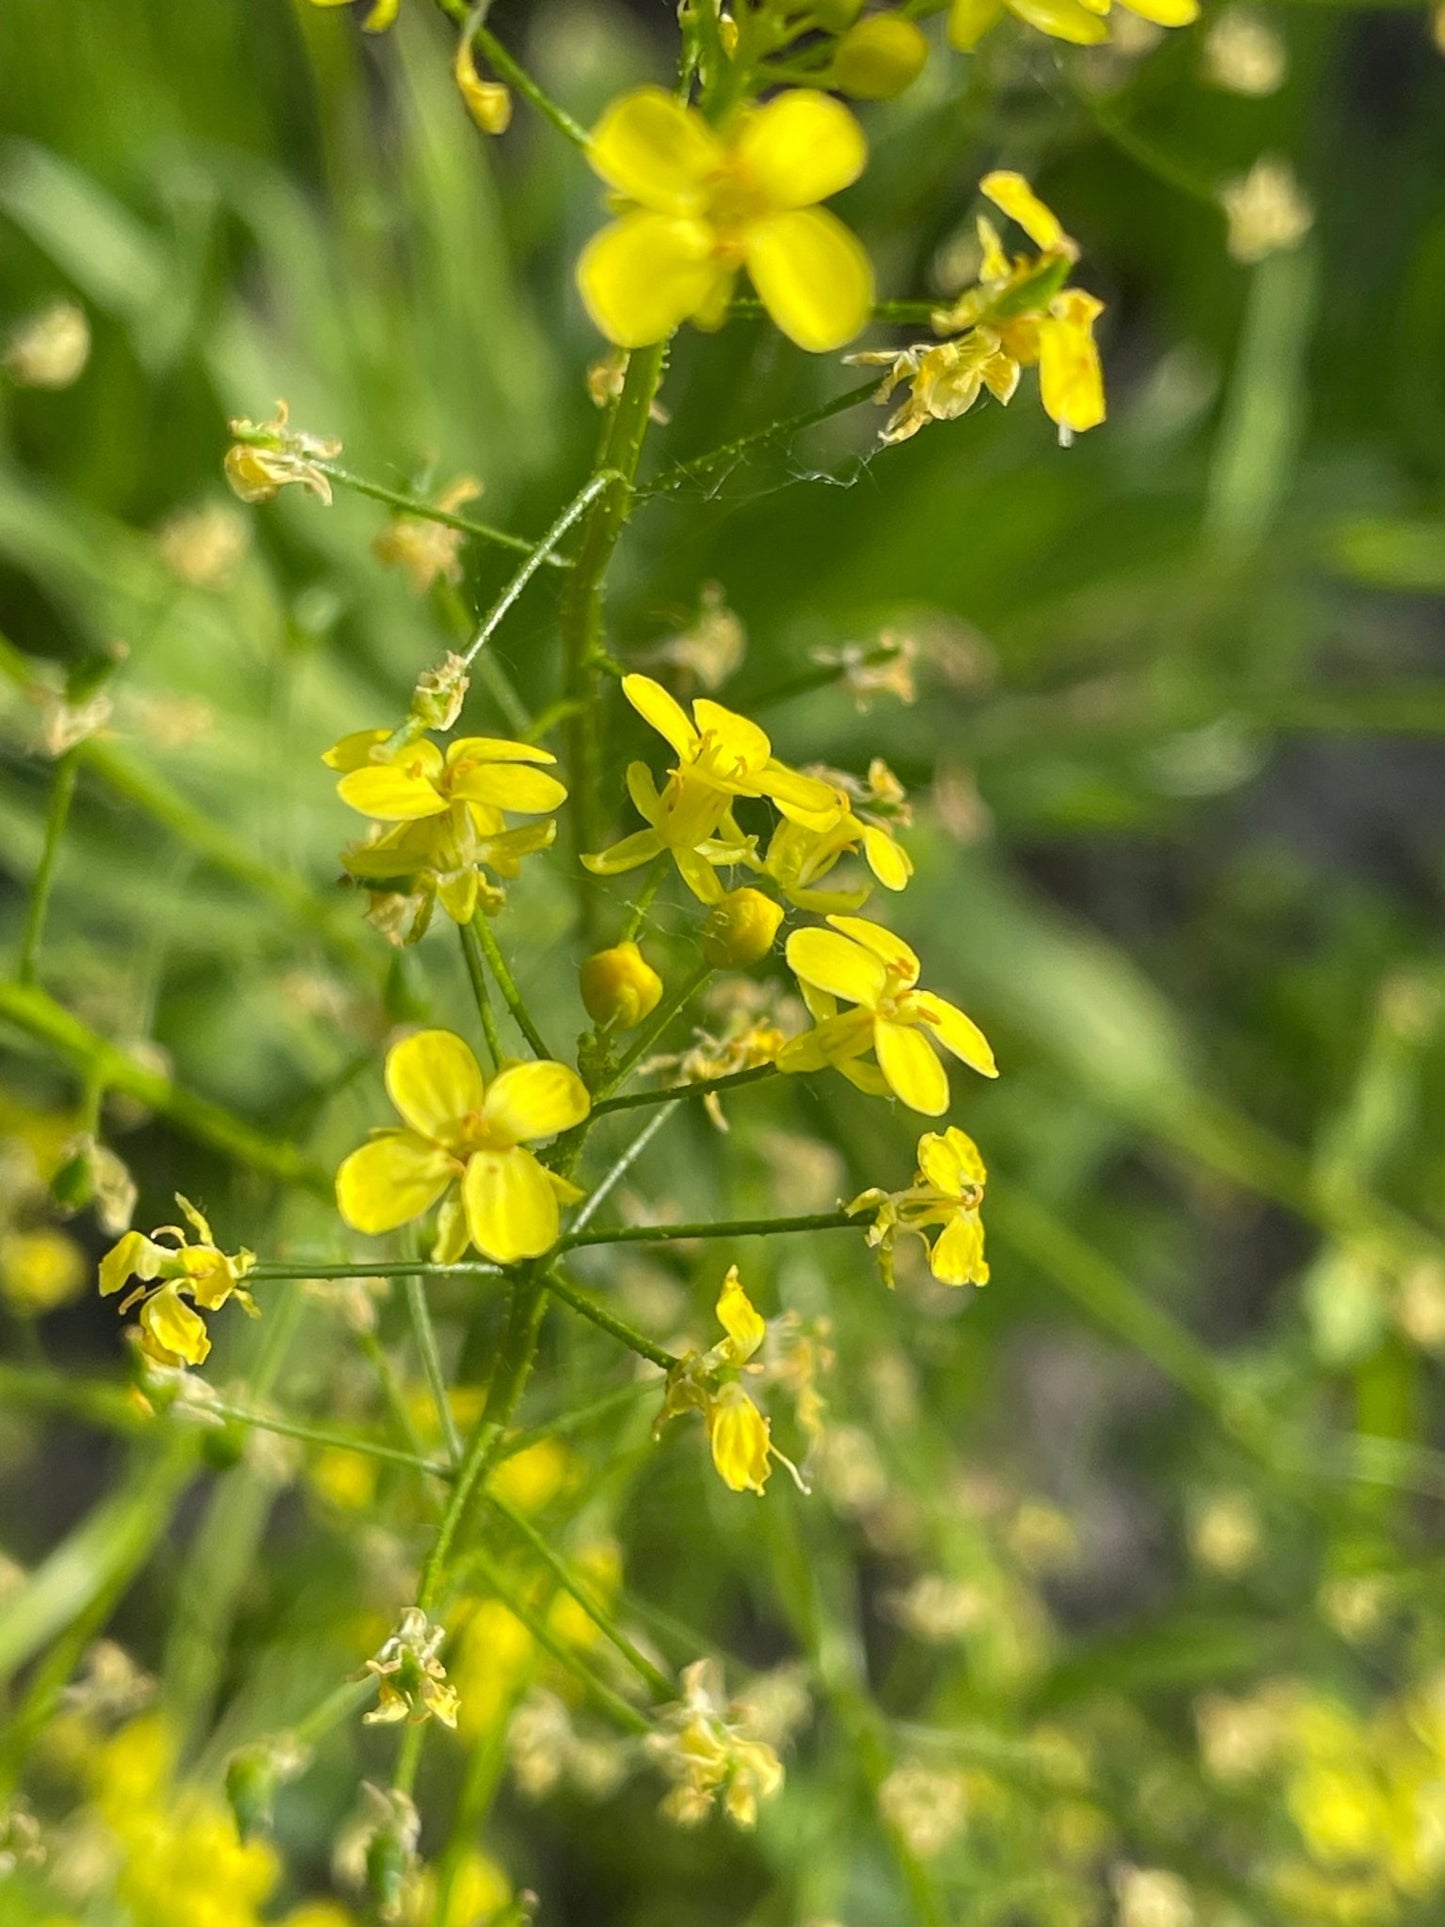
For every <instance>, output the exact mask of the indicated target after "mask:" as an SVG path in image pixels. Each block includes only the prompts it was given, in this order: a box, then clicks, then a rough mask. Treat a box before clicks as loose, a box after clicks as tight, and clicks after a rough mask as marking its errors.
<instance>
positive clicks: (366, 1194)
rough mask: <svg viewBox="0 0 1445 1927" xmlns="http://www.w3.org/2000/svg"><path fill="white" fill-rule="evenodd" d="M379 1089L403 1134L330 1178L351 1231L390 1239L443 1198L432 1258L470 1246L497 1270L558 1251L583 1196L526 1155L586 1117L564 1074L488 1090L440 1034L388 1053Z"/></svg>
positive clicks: (585, 1106) (507, 1076)
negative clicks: (568, 1211)
mask: <svg viewBox="0 0 1445 1927" xmlns="http://www.w3.org/2000/svg"><path fill="white" fill-rule="evenodd" d="M386 1089H387V1094H388V1096H389V1097H390V1098H391V1101H392V1103H393V1104H394V1105H395V1106H396V1108H397V1110H398V1111H399V1112H400V1113H401V1117H402V1126H401V1128H400V1129H398V1128H395V1127H392V1128H390V1129H383V1130H380V1131H377V1132H375V1133H373V1135H372V1138H371V1140H370V1142H369V1143H367V1144H363V1145H362V1146H361V1148H360V1150H357V1151H353V1152H352V1154H351V1156H350V1157H349V1158H347V1159H346V1160H345V1162H344V1163H343V1164H342V1166H341V1169H340V1170H339V1171H338V1172H337V1174H336V1202H337V1205H338V1207H339V1209H340V1211H341V1215H342V1217H343V1218H344V1219H345V1220H346V1222H347V1223H348V1224H349V1225H350V1226H351V1227H352V1229H353V1230H354V1231H363V1232H366V1233H367V1234H368V1235H371V1236H375V1235H378V1234H380V1233H381V1232H384V1231H394V1230H395V1229H396V1228H397V1226H398V1225H403V1224H407V1223H409V1222H410V1220H411V1219H413V1218H419V1217H421V1216H422V1214H423V1212H426V1211H429V1210H430V1209H431V1207H432V1206H433V1205H434V1204H435V1203H437V1201H438V1200H439V1199H440V1198H442V1197H443V1196H444V1195H446V1194H447V1193H450V1192H451V1189H452V1186H453V1185H454V1184H455V1185H457V1186H458V1190H457V1192H456V1193H455V1194H453V1195H451V1196H448V1197H447V1200H446V1203H445V1204H444V1205H443V1207H442V1212H441V1216H440V1218H439V1221H438V1224H437V1235H436V1243H435V1247H434V1249H433V1252H432V1256H433V1258H434V1259H435V1260H436V1261H437V1262H438V1263H439V1264H453V1263H455V1261H456V1260H457V1259H458V1258H460V1257H461V1255H462V1253H463V1252H464V1251H465V1250H466V1248H467V1241H468V1239H470V1240H471V1242H472V1243H473V1244H474V1245H475V1246H476V1248H477V1250H478V1251H480V1252H481V1253H482V1255H483V1256H484V1257H487V1258H492V1259H495V1261H496V1262H497V1263H498V1264H504V1265H507V1264H515V1263H516V1262H517V1261H518V1260H519V1259H521V1258H537V1257H540V1256H541V1254H542V1253H543V1252H544V1251H547V1250H549V1249H550V1248H551V1246H552V1245H554V1244H555V1243H556V1241H557V1233H558V1230H559V1228H560V1218H559V1211H558V1205H559V1201H560V1202H561V1203H564V1204H571V1203H573V1202H575V1201H576V1199H578V1198H580V1197H581V1195H582V1193H581V1192H580V1191H579V1190H578V1189H577V1187H576V1186H575V1185H574V1184H570V1183H568V1181H567V1180H566V1179H565V1178H562V1177H559V1176H558V1175H557V1173H556V1172H555V1171H548V1170H547V1169H546V1168H545V1167H544V1166H543V1165H541V1164H540V1163H539V1162H538V1161H537V1159H536V1158H535V1157H534V1156H533V1155H532V1153H531V1152H530V1151H529V1150H527V1149H526V1146H527V1145H528V1144H530V1143H535V1142H536V1141H537V1140H539V1139H541V1138H550V1137H555V1136H556V1135H557V1133H558V1132H559V1131H566V1130H569V1129H570V1128H571V1126H572V1125H574V1124H580V1123H581V1122H582V1120H583V1118H584V1117H586V1115H587V1113H588V1110H589V1109H590V1100H589V1098H588V1096H587V1091H586V1088H585V1086H584V1085H583V1083H582V1080H581V1079H580V1078H579V1077H578V1076H577V1075H576V1073H575V1072H574V1071H571V1070H569V1069H568V1068H567V1066H566V1065H565V1064H557V1063H553V1062H552V1061H550V1060H548V1059H542V1060H539V1061H537V1062H536V1063H530V1064H510V1065H508V1066H507V1068H506V1069H505V1070H502V1071H500V1072H498V1074H497V1075H496V1076H495V1077H494V1078H493V1079H492V1081H491V1083H490V1084H485V1083H484V1082H483V1078H482V1073H481V1069H480V1067H479V1065H478V1063H477V1060H476V1058H475V1057H474V1056H473V1055H472V1052H471V1050H470V1048H469V1047H468V1045H467V1044H465V1043H464V1042H463V1040H462V1039H461V1038H460V1037H457V1036H455V1035H454V1034H453V1033H452V1032H451V1031H449V1030H423V1031H416V1032H414V1033H413V1034H412V1035H411V1036H410V1037H404V1038H403V1039H402V1040H401V1042H400V1043H399V1044H395V1045H393V1047H392V1049H391V1050H390V1051H389V1052H388V1054H387V1059H386Z"/></svg>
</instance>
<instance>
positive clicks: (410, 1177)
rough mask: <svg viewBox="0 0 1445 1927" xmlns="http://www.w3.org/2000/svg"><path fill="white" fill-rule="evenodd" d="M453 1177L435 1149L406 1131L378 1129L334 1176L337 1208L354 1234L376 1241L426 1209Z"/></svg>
mask: <svg viewBox="0 0 1445 1927" xmlns="http://www.w3.org/2000/svg"><path fill="white" fill-rule="evenodd" d="M455 1174H456V1165H455V1163H454V1162H453V1160H452V1159H451V1158H449V1157H448V1156H447V1154H446V1152H445V1151H443V1150H442V1149H441V1148H440V1147H439V1146H438V1145H435V1144H429V1143H428V1142H427V1141H426V1139H425V1138H420V1137H417V1136H416V1135H415V1134H414V1133H413V1132H411V1131H383V1132H382V1134H381V1135H380V1136H379V1137H374V1138H372V1140H371V1141H370V1143H368V1144H363V1145H362V1146H361V1148H360V1150H358V1151H353V1152H352V1153H351V1156H350V1157H349V1158H347V1159H346V1160H345V1161H344V1162H343V1164H342V1166H341V1169H340V1170H339V1171H338V1172H337V1173H336V1208H337V1210H338V1211H339V1212H340V1213H341V1215H342V1217H343V1218H344V1219H345V1220H346V1222H347V1224H349V1225H350V1226H351V1228H352V1230H353V1231H362V1232H365V1233H366V1234H367V1236H368V1237H376V1236H377V1235H379V1234H380V1233H381V1232H383V1231H395V1229H396V1227H397V1226H398V1225H399V1224H409V1223H410V1222H411V1220H412V1219H413V1218H419V1217H420V1216H421V1215H422V1213H423V1212H424V1211H428V1210H430V1208H431V1207H432V1205H434V1204H435V1203H436V1201H437V1199H438V1198H439V1197H440V1196H441V1194H442V1192H443V1191H445V1190H446V1188H447V1185H448V1184H449V1183H450V1181H451V1179H452V1178H453V1177H454V1176H455Z"/></svg>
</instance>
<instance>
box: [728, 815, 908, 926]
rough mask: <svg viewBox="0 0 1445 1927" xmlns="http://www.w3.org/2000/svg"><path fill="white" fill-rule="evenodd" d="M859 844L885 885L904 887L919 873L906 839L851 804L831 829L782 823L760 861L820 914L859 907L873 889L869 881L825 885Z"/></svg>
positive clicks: (792, 896) (803, 906) (788, 892)
mask: <svg viewBox="0 0 1445 1927" xmlns="http://www.w3.org/2000/svg"><path fill="white" fill-rule="evenodd" d="M856 850H861V851H862V853H863V856H864V857H865V859H866V860H867V864H868V868H869V869H870V870H871V871H872V872H873V874H874V876H875V877H876V878H877V879H878V881H879V882H880V883H881V884H882V885H883V886H884V888H885V889H889V890H902V889H904V888H905V887H906V885H907V883H908V879H909V878H910V877H911V876H912V875H913V862H912V859H911V858H910V857H909V855H908V852H907V851H906V850H905V849H904V848H903V846H902V844H901V843H899V842H897V841H896V840H895V839H894V838H893V836H892V835H891V834H890V833H889V831H888V830H887V829H886V828H885V827H884V826H883V825H882V824H881V823H868V822H865V821H864V820H863V819H862V818H861V817H858V816H855V815H854V814H853V812H852V811H851V810H849V811H848V813H847V814H846V815H845V816H840V817H839V819H838V821H837V822H836V823H835V824H833V826H832V828H831V829H827V830H810V829H807V828H805V827H804V825H803V824H801V823H790V822H787V821H784V822H782V823H780V824H779V825H778V827H777V828H776V829H775V830H774V831H773V834H772V836H771V838H770V839H769V842H768V849H767V855H766V856H765V857H764V858H763V860H762V863H761V864H760V865H758V866H757V867H759V868H760V869H761V870H762V871H763V872H764V873H765V874H766V875H767V876H769V877H771V878H772V880H773V882H774V883H776V884H777V886H778V888H779V889H780V890H781V891H782V893H783V895H784V896H785V897H786V898H787V899H788V901H789V903H795V904H796V905H797V906H798V908H799V909H800V910H813V911H816V912H818V913H819V914H820V915H826V914H827V913H828V912H829V911H846V910H856V909H858V907H859V906H860V905H861V904H863V903H866V902H867V900H868V898H869V896H870V894H871V890H870V887H869V885H868V884H867V883H860V884H856V885H854V886H853V887H852V888H851V889H839V888H833V889H824V888H820V885H822V884H823V882H824V879H825V878H826V877H827V876H828V875H829V874H830V873H831V872H832V871H833V870H834V869H835V868H836V866H837V864H838V861H839V859H840V858H842V857H844V856H848V855H851V854H852V853H853V852H854V851H856Z"/></svg>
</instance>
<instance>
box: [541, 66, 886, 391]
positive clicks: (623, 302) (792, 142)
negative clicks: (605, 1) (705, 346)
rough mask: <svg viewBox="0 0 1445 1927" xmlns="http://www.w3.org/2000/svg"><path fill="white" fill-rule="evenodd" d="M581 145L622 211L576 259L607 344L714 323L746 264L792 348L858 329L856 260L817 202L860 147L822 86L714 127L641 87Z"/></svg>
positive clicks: (858, 164) (861, 315)
mask: <svg viewBox="0 0 1445 1927" xmlns="http://www.w3.org/2000/svg"><path fill="white" fill-rule="evenodd" d="M587 153H588V159H589V160H590V161H591V163H592V166H593V168H594V169H595V170H596V172H597V173H598V174H600V175H601V176H602V178H603V180H604V181H606V182H607V184H608V186H609V187H611V188H614V189H615V190H616V191H617V194H618V195H619V197H621V202H622V209H623V211H622V213H621V218H620V219H619V220H616V221H614V222H613V223H612V225H611V226H610V227H606V228H604V229H603V230H602V232H601V233H600V234H598V235H596V236H594V238H593V239H592V240H591V241H590V242H589V243H588V245H587V247H586V248H585V249H584V250H583V253H582V258H581V260H580V261H579V262H578V264H577V283H578V287H579V288H580V289H581V293H582V299H583V301H584V302H585V303H586V304H587V311H588V313H589V314H590V315H591V316H592V319H593V320H594V321H595V322H596V324H597V326H598V327H599V328H600V329H601V330H602V332H603V334H605V335H606V336H607V338H608V339H609V340H610V341H615V342H616V343H617V344H618V345H619V346H620V347H623V348H641V347H645V346H646V345H648V344H649V343H651V342H655V341H665V340H666V339H667V337H668V336H669V335H670V334H671V333H672V332H673V330H674V329H676V328H677V327H679V326H680V325H681V324H682V323H683V322H684V321H695V322H696V323H697V324H698V326H699V327H704V328H715V327H718V326H719V325H720V324H721V322H722V321H723V318H724V316H725V315H726V312H727V305H728V302H729V300H730V299H731V297H732V291H733V283H734V281H735V280H736V278H737V275H738V272H739V270H740V269H742V268H744V267H745V268H746V269H747V271H748V274H749V276H750V277H751V280H752V284H753V286H754V287H755V288H756V289H757V292H758V295H759V298H760V299H761V301H762V304H763V306H764V307H765V308H766V309H767V311H768V313H769V315H770V316H771V317H772V319H773V320H774V322H776V324H777V325H778V327H779V328H781V329H782V331H783V333H784V334H785V335H787V336H788V338H789V340H791V341H795V342H796V343H797V344H798V346H799V347H800V348H806V349H808V350H809V351H810V352H812V353H814V354H825V353H827V352H828V351H829V350H830V349H833V348H840V347H842V345H843V343H844V342H845V341H851V340H852V339H853V337H854V335H856V334H858V333H859V332H860V331H861V329H862V328H863V327H864V325H865V323H866V322H867V320H868V317H869V315H870V313H871V312H872V307H873V270H872V268H871V266H870V265H869V261H868V256H867V255H866V254H865V252H864V251H863V248H862V245H861V244H860V242H859V241H858V240H857V238H856V237H855V236H854V235H853V234H852V233H850V231H849V230H848V229H847V228H846V227H844V225H843V223H842V222H841V221H839V220H838V219H837V217H836V216H835V215H832V214H830V213H828V212H827V211H826V210H825V209H823V208H821V207H819V206H818V205H817V203H818V202H820V201H825V200H827V199H828V198H829V196H830V195H833V194H836V193H838V192H839V191H840V189H842V188H845V187H847V186H848V185H849V184H850V183H851V182H853V181H855V180H857V178H858V176H859V175H860V174H861V173H862V172H863V166H864V163H865V161H866V159H867V154H868V150H867V146H866V144H865V142H864V139H863V133H862V130H861V128H860V127H859V126H858V123H857V121H855V120H854V118H853V116H852V115H851V114H850V113H849V112H848V110H847V108H846V107H844V106H842V105H841V104H840V103H839V102H838V101H836V100H833V99H831V98H830V97H829V96H828V95H827V94H823V93H816V92H813V91H812V90H810V89H803V88H799V89H796V90H794V91H792V92H789V93H782V94H779V95H777V96H776V97H775V98H774V99H773V100H770V101H769V102H768V104H767V105H766V106H765V107H744V108H741V109H740V110H738V111H737V112H736V113H735V114H734V115H733V116H732V117H731V118H730V119H729V120H728V121H727V123H726V124H725V125H724V126H723V127H721V128H713V127H710V126H709V125H708V123H707V122H706V121H705V120H704V119H703V117H702V115H701V114H700V113H699V112H698V111H697V109H696V108H695V107H689V106H687V105H686V104H685V103H684V102H682V101H680V100H678V99H677V97H676V96H675V95H673V94H669V93H667V92H665V91H664V90H663V89H662V88H661V87H639V88H636V89H635V90H634V91H633V92H631V93H628V94H624V95H623V96H622V98H621V99H620V100H617V101H614V102H613V104H612V106H611V107H609V108H608V110H607V112H606V113H605V114H604V115H603V116H602V119H601V120H600V121H599V122H598V124H597V126H596V128H595V129H594V130H593V134H592V138H591V140H590V142H589V143H588V149H587Z"/></svg>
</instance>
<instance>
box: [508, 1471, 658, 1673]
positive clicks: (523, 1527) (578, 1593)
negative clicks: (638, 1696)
mask: <svg viewBox="0 0 1445 1927" xmlns="http://www.w3.org/2000/svg"><path fill="white" fill-rule="evenodd" d="M486 1500H487V1504H488V1505H489V1506H491V1507H492V1509H493V1510H494V1511H496V1512H498V1513H500V1514H501V1516H502V1518H504V1519H505V1520H506V1522H507V1524H508V1525H509V1526H510V1527H511V1528H512V1530H513V1532H515V1533H516V1534H517V1536H518V1538H520V1539H523V1540H525V1541H526V1543H527V1545H528V1546H530V1547H531V1549H532V1551H533V1552H534V1553H535V1554H536V1555H537V1557H538V1558H539V1559H540V1560H541V1561H542V1563H543V1565H544V1566H545V1567H546V1568H547V1570H548V1572H550V1573H551V1574H552V1577H553V1578H554V1579H555V1580H556V1581H557V1584H558V1585H559V1586H560V1587H561V1588H562V1590H563V1591H564V1592H565V1593H567V1594H569V1595H570V1596H571V1597H572V1598H573V1599H575V1600H576V1601H577V1604H578V1605H579V1606H580V1607H581V1608H582V1610H583V1612H584V1613H586V1615H587V1617H588V1618H589V1619H590V1620H591V1621H592V1623H593V1625H594V1626H595V1627H596V1628H597V1630H598V1631H599V1632H600V1633H601V1634H602V1636H603V1638H604V1639H606V1640H608V1641H609V1642H610V1643H611V1644H612V1645H613V1646H615V1647H616V1648H617V1650H618V1652H619V1653H621V1655H622V1657H623V1658H624V1659H625V1660H626V1661H627V1663H628V1665H629V1666H631V1667H632V1669H633V1670H634V1672H636V1674H637V1675H638V1677H639V1678H640V1679H643V1680H645V1681H646V1682H647V1684H648V1686H649V1687H650V1688H651V1690H652V1691H653V1692H654V1693H655V1694H656V1695H657V1697H658V1698H659V1699H661V1700H672V1699H676V1698H677V1686H676V1683H675V1682H674V1681H673V1680H670V1679H669V1678H668V1676H667V1674H666V1673H664V1672H663V1671H662V1669H661V1668H660V1667H659V1666H656V1665H654V1663H653V1662H652V1660H650V1659H649V1658H648V1657H647V1655H646V1653H644V1652H643V1651H642V1649H641V1647H640V1646H637V1645H635V1644H634V1643H633V1641H632V1640H630V1639H629V1638H628V1636H627V1634H626V1633H624V1632H623V1630H622V1628H621V1627H620V1626H619V1625H618V1624H617V1622H616V1620H615V1619H614V1618H613V1617H612V1615H611V1613H609V1612H608V1611H607V1609H606V1607H605V1606H603V1605H601V1604H600V1603H599V1602H598V1601H597V1600H596V1599H594V1598H593V1597H592V1595H591V1593H590V1592H589V1591H588V1590H587V1588H586V1587H585V1586H583V1585H582V1583H581V1582H580V1580H578V1579H577V1578H576V1576H575V1575H574V1573H573V1571H572V1569H571V1567H570V1566H569V1565H568V1564H567V1562H566V1560H565V1559H563V1558H561V1557H560V1556H559V1555H558V1554H557V1553H555V1552H554V1551H553V1550H552V1548H551V1547H550V1546H549V1545H548V1544H547V1541H546V1540H545V1539H544V1538H543V1537H542V1535H541V1533H540V1532H538V1531H537V1529H536V1527H535V1526H534V1525H532V1523H531V1521H530V1520H528V1519H526V1518H524V1517H523V1515H522V1514H521V1513H520V1512H518V1511H517V1510H516V1509H515V1507H513V1506H510V1505H508V1503H507V1501H506V1500H505V1499H503V1498H500V1497H498V1495H497V1494H496V1493H495V1492H489V1493H487V1495H486Z"/></svg>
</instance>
